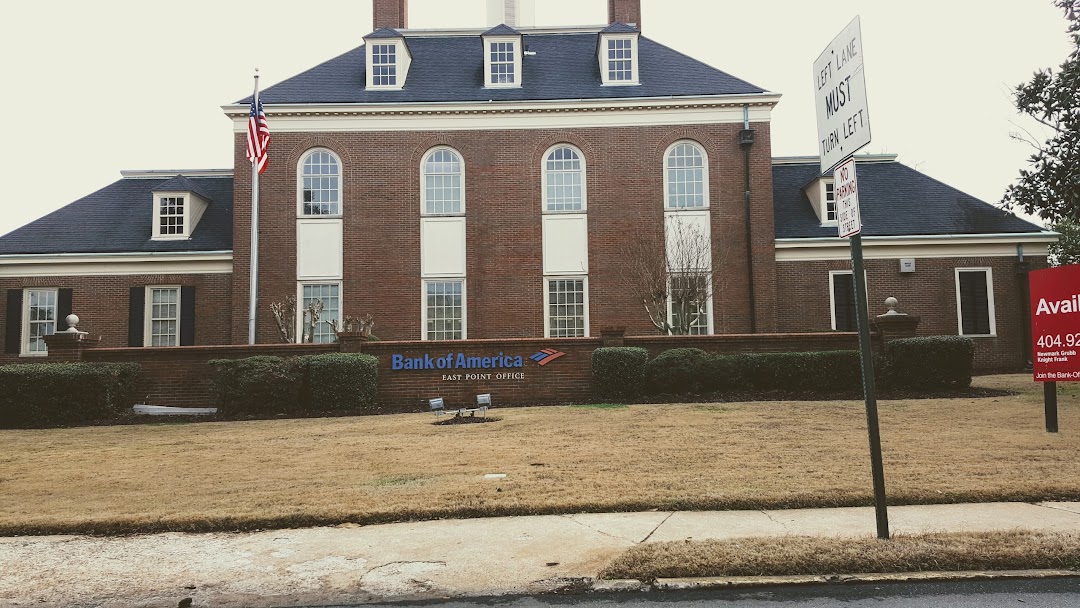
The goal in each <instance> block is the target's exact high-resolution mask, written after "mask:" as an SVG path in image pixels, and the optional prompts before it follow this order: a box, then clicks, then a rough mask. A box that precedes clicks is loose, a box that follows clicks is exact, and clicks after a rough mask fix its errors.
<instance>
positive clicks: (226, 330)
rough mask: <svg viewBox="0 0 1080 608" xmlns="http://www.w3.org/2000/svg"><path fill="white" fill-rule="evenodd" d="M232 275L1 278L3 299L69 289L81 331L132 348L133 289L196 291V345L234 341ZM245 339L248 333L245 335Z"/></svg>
mask: <svg viewBox="0 0 1080 608" xmlns="http://www.w3.org/2000/svg"><path fill="white" fill-rule="evenodd" d="M231 283H232V275H229V274H197V275H171V274H153V275H124V276H110V275H104V276H64V277H18V278H0V299H2V300H3V301H4V302H6V301H7V290H9V289H23V288H25V287H56V288H70V289H71V290H72V294H71V308H72V311H73V312H74V313H75V314H76V315H78V316H79V329H81V330H83V331H86V332H89V333H90V334H92V335H95V336H101V346H102V347H120V346H127V344H128V301H129V290H130V288H131V287H134V286H137V285H182V286H194V287H195V343H196V344H228V343H229V342H231V340H232V333H231V329H230V324H229V319H230V314H231V311H230V308H231V299H232V284H231ZM6 315H7V307H6V306H2V307H0V336H5V335H7V334H6V333H5V332H6V331H7V323H8V319H6V318H5V317H6ZM243 335H246V334H243ZM33 360H36V358H29V357H22V358H20V357H19V356H18V355H6V354H3V353H2V352H0V365H2V364H6V363H20V362H22V363H25V362H29V361H33Z"/></svg>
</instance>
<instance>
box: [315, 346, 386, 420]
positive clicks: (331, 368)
mask: <svg viewBox="0 0 1080 608" xmlns="http://www.w3.org/2000/svg"><path fill="white" fill-rule="evenodd" d="M304 359H305V360H306V363H307V382H306V385H307V389H308V395H307V399H306V400H305V401H307V402H308V405H309V407H310V408H311V409H313V410H354V409H359V408H361V407H364V406H368V405H371V404H372V403H374V402H375V393H376V392H377V390H378V380H379V360H378V359H377V358H375V357H373V356H372V355H364V354H360V353H330V354H326V355H314V356H311V357H305V358H304Z"/></svg>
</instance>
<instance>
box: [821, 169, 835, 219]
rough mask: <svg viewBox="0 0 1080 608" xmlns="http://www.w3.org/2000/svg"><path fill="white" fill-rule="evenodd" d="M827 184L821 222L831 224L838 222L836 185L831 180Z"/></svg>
mask: <svg viewBox="0 0 1080 608" xmlns="http://www.w3.org/2000/svg"><path fill="white" fill-rule="evenodd" d="M823 181H824V182H825V196H824V197H823V198H822V201H823V205H822V209H821V211H822V213H821V222H822V223H823V224H829V223H834V222H836V185H835V184H834V183H833V181H832V180H831V179H829V180H823Z"/></svg>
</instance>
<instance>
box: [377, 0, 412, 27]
mask: <svg viewBox="0 0 1080 608" xmlns="http://www.w3.org/2000/svg"><path fill="white" fill-rule="evenodd" d="M371 21H372V28H373V29H376V30H377V29H379V28H384V27H388V28H391V29H395V30H403V29H407V28H408V27H409V0H372V2H371Z"/></svg>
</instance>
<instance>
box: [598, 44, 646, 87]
mask: <svg viewBox="0 0 1080 608" xmlns="http://www.w3.org/2000/svg"><path fill="white" fill-rule="evenodd" d="M609 40H629V41H630V70H631V79H630V80H611V79H609V78H608V56H607V51H608V41H609ZM597 55H598V57H597V58H598V59H599V60H600V84H601V85H602V86H605V87H625V86H637V85H640V84H641V80H640V78H639V77H638V64H639V63H640V61H639V59H640V58H639V57H638V35H637V34H601V35H600V52H599V53H598V54H597Z"/></svg>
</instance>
